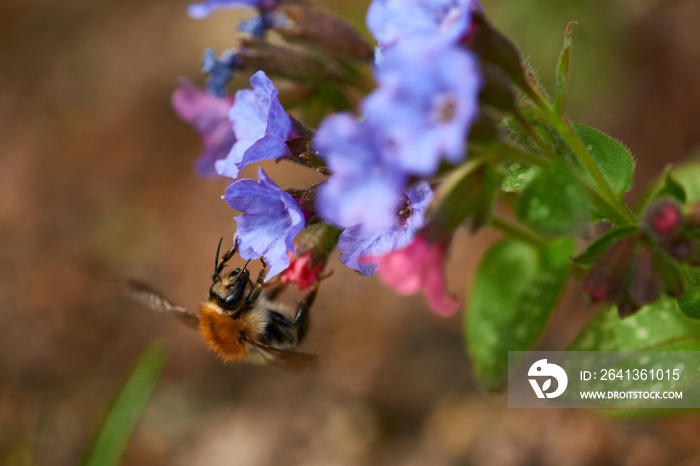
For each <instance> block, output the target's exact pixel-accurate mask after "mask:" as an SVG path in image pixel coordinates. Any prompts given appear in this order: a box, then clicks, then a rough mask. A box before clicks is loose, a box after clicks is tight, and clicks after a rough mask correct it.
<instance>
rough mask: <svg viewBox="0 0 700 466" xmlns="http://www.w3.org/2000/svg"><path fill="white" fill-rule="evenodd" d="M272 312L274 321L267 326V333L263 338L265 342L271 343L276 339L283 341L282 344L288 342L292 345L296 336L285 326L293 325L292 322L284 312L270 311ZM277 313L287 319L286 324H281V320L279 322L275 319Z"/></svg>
mask: <svg viewBox="0 0 700 466" xmlns="http://www.w3.org/2000/svg"><path fill="white" fill-rule="evenodd" d="M270 314H271V317H272V322H270V323H269V324H267V326H266V327H265V334H264V336H263V338H262V340H263V343H265V344H270V343H271V342H272V340H275V341H277V342H279V343H282V344H285V343H286V344H288V345H290V346H291V345H294V337H293V336H292V334H291V333H289V330H287V329H286V328H284V327H291V325H292V324H291V322H289V321H288V320H287V319H285V318H284V316H282V314H279V313H277V312H275V311H270ZM275 314H277V315H278V316H279V317H281V318H282V319H284V321H286V325H285V324H280V323H279V322H277V321H276V320H275V316H274V315H275ZM281 325H283V326H284V327H282V326H281Z"/></svg>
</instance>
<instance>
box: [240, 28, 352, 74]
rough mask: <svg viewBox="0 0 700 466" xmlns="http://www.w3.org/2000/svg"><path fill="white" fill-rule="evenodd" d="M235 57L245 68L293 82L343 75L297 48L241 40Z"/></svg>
mask: <svg viewBox="0 0 700 466" xmlns="http://www.w3.org/2000/svg"><path fill="white" fill-rule="evenodd" d="M237 56H238V58H239V59H240V61H241V63H242V64H243V66H244V67H246V68H249V69H251V70H263V71H265V73H267V74H271V75H275V76H280V77H283V78H287V79H290V80H293V81H301V82H306V81H322V80H329V79H342V78H343V77H344V75H345V73H344V71H343V70H342V69H340V66H332V65H333V64H332V62H331V61H325V62H322V61H320V60H318V59H316V58H314V57H312V56H311V55H309V54H307V53H304V52H303V51H301V50H299V49H296V48H290V47H281V46H279V45H273V44H270V43H269V42H266V41H264V40H261V39H255V38H253V39H245V40H243V41H242V42H241V49H240V50H239V51H238V55H237Z"/></svg>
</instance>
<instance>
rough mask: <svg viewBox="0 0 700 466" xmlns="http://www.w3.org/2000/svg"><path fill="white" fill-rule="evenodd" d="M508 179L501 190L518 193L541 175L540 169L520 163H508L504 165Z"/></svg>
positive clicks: (506, 178)
mask: <svg viewBox="0 0 700 466" xmlns="http://www.w3.org/2000/svg"><path fill="white" fill-rule="evenodd" d="M503 168H504V170H505V172H506V177H505V179H504V180H503V186H502V187H501V189H502V190H503V191H505V192H507V193H518V192H520V191H522V190H523V189H524V188H525V186H527V185H528V184H529V183H530V181H532V179H533V178H534V177H535V176H536V175H537V174H538V173H539V171H540V170H539V168H537V167H532V166H530V165H525V164H523V163H520V162H507V163H505V164H504V165H503Z"/></svg>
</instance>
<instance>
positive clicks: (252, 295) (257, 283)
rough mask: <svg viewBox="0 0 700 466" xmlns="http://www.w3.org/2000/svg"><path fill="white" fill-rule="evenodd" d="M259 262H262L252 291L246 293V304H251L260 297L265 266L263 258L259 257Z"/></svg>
mask: <svg viewBox="0 0 700 466" xmlns="http://www.w3.org/2000/svg"><path fill="white" fill-rule="evenodd" d="M260 262H262V268H261V269H260V273H258V279H257V280H256V281H255V285H254V286H253V289H252V290H251V291H250V293H248V297H247V298H246V299H245V302H246V304H252V303H254V302H255V301H256V300H257V299H258V296H260V292H261V291H262V289H263V281H264V280H265V271H266V270H267V264H266V263H265V256H262V257H260Z"/></svg>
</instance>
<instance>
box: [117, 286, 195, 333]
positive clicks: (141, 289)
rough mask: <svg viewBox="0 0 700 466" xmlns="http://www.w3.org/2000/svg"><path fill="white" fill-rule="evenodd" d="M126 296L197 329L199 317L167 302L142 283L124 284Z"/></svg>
mask: <svg viewBox="0 0 700 466" xmlns="http://www.w3.org/2000/svg"><path fill="white" fill-rule="evenodd" d="M126 294H127V295H128V296H129V297H130V298H132V299H133V300H135V301H137V302H139V303H140V304H141V305H143V306H145V307H147V308H149V309H153V310H154V311H157V312H167V313H171V314H173V315H175V316H177V317H179V318H180V320H182V321H183V322H184V323H186V324H187V325H189V326H190V327H193V328H199V316H198V315H197V314H193V313H192V312H190V311H188V310H187V309H185V308H184V307H182V306H178V305H177V304H173V303H171V302H170V301H168V300H167V299H166V298H165V297H164V296H163V295H162V294H160V293H158V292H157V291H156V290H154V289H153V288H151V287H150V286H148V285H144V284H143V283H140V282H137V281H134V280H129V281H128V282H127V283H126Z"/></svg>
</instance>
